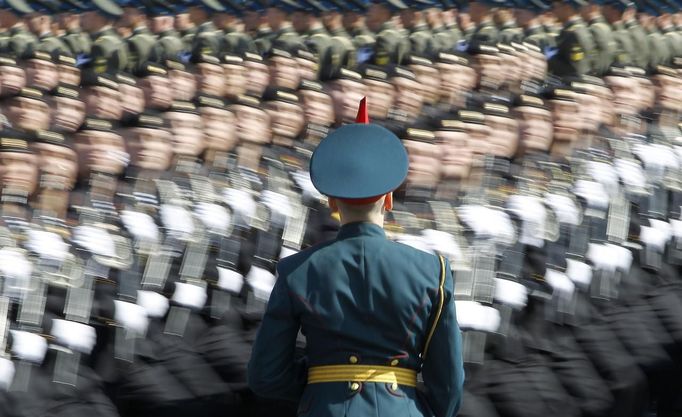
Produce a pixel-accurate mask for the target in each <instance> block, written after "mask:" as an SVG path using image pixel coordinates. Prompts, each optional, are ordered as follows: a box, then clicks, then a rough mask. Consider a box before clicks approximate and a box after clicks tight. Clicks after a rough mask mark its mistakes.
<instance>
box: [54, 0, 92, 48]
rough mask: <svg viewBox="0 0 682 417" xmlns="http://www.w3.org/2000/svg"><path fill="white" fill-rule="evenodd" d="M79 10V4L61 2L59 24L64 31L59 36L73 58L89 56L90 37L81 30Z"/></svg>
mask: <svg viewBox="0 0 682 417" xmlns="http://www.w3.org/2000/svg"><path fill="white" fill-rule="evenodd" d="M80 13H81V9H80V7H79V3H78V2H75V1H73V0H71V1H68V0H67V1H63V2H62V13H61V15H60V19H59V21H60V24H61V26H62V28H63V29H64V34H63V35H62V36H61V40H62V42H64V43H65V44H66V46H68V47H69V51H71V54H72V55H73V56H74V57H79V58H82V57H85V56H87V55H89V54H90V47H91V42H90V37H89V36H88V35H87V34H86V33H84V32H83V29H82V28H81V18H80Z"/></svg>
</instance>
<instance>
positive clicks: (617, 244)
mask: <svg viewBox="0 0 682 417" xmlns="http://www.w3.org/2000/svg"><path fill="white" fill-rule="evenodd" d="M681 74H682V2H679V1H672V0H650V1H649V0H647V1H637V2H635V3H632V2H629V1H626V0H603V1H593V2H589V3H588V2H583V1H581V0H577V1H556V2H554V3H551V4H549V3H546V2H544V1H543V0H510V1H504V0H495V1H492V0H491V1H487V0H486V1H475V2H466V1H457V0H382V1H376V2H370V3H367V2H365V0H272V1H267V2H262V1H260V0H247V1H245V2H244V1H241V0H195V1H192V0H184V1H183V0H179V1H163V0H148V1H142V0H140V1H134V0H127V1H123V0H118V1H114V0H92V1H84V0H80V1H79V0H62V1H49V0H41V1H38V0H36V1H25V0H4V1H0V109H1V113H2V130H1V131H0V185H1V197H0V198H1V200H0V216H1V219H0V222H1V225H0V277H1V279H0V283H1V292H0V388H1V389H0V416H3V417H4V416H7V417H18V416H31V417H33V416H36V417H37V416H50V417H55V416H69V417H72V416H81V415H82V416H103V417H109V416H164V417H166V416H183V417H185V416H188V415H197V416H199V415H200V416H267V417H269V416H278V417H282V416H289V415H292V416H293V415H296V411H297V405H296V404H288V403H283V402H277V401H270V400H265V399H260V398H256V397H255V396H254V395H253V394H252V393H251V392H250V391H249V389H248V387H247V384H246V377H245V368H246V363H247V361H248V359H249V354H250V345H251V343H252V341H253V339H254V337H255V332H256V331H257V329H258V325H259V322H260V319H261V317H262V314H263V311H264V306H265V303H266V302H267V299H268V296H269V293H270V290H271V288H272V286H273V285H274V281H275V279H276V277H275V276H274V275H273V272H274V266H275V264H276V262H277V260H278V259H280V258H281V257H283V256H286V255H287V254H291V253H294V252H296V251H298V250H300V249H302V248H305V247H309V246H310V245H313V244H316V243H319V242H322V241H324V240H327V239H329V238H333V237H334V236H335V232H336V230H337V229H338V217H335V214H334V213H332V212H330V210H329V209H328V207H327V205H326V201H325V198H324V197H323V196H321V195H320V194H319V193H318V192H317V191H316V190H315V189H314V187H313V186H312V183H311V181H310V177H309V174H308V172H307V169H308V160H309V157H310V155H311V152H312V150H313V149H314V148H315V146H316V144H317V143H319V141H320V140H321V139H322V138H323V137H325V135H327V134H328V133H329V132H330V131H331V130H333V129H334V128H335V127H337V126H340V125H341V124H344V123H350V122H353V120H354V118H355V115H356V111H357V106H358V102H359V101H360V99H361V98H362V97H363V96H366V97H367V99H368V107H369V116H370V120H371V121H372V122H373V123H377V124H380V125H383V126H385V127H387V128H388V129H390V130H392V131H393V132H395V133H396V134H397V135H399V137H400V138H401V139H402V140H403V141H404V144H405V147H406V149H407V150H408V153H409V157H410V171H409V175H408V178H407V180H406V182H405V184H404V185H403V186H402V187H401V188H400V189H399V190H397V191H396V193H395V195H396V205H395V206H396V207H395V210H394V211H393V212H391V213H390V214H389V218H388V220H387V224H386V229H387V233H388V234H389V236H390V237H391V238H393V239H396V240H398V241H401V242H404V243H406V244H409V245H413V246H416V247H419V248H421V249H423V250H426V251H433V252H438V253H441V254H444V255H446V256H447V257H449V258H450V260H451V265H453V267H454V273H455V281H456V289H455V293H456V294H455V295H456V299H457V302H456V305H457V315H458V320H459V325H460V327H461V329H462V331H463V335H464V360H465V363H466V371H467V376H466V377H467V380H466V385H465V395H464V399H463V407H462V410H461V413H460V415H463V416H482V417H487V416H500V417H516V416H518V417H521V416H523V417H545V416H561V417H574V416H575V417H577V416H593V417H597V416H614V417H627V416H633V417H634V416H643V415H647V414H648V413H657V415H659V416H679V415H681V414H682V403H681V400H682V300H681V298H682V281H681V280H680V269H681V266H682V218H681V217H680V206H681V204H682V175H681V174H682V132H681V131H680V126H681V125H680V112H681V111H682V78H681ZM368 319H371V318H368ZM299 347H300V352H301V355H305V337H304V336H303V335H301V337H300V340H299ZM299 411H301V413H299V414H304V412H305V410H299Z"/></svg>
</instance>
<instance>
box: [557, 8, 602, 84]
mask: <svg viewBox="0 0 682 417" xmlns="http://www.w3.org/2000/svg"><path fill="white" fill-rule="evenodd" d="M584 5H585V2H584V1H583V0H575V1H567V2H561V1H554V2H553V3H552V7H553V11H554V15H555V16H556V17H557V19H559V21H560V22H561V23H563V25H564V28H563V29H562V30H561V34H560V35H559V37H558V38H557V48H558V51H557V54H556V55H555V56H554V57H553V58H552V59H551V60H550V61H549V66H550V71H551V72H552V73H554V75H557V76H560V77H565V76H576V75H584V74H589V73H591V72H592V71H593V70H594V60H595V52H596V51H595V46H594V40H593V39H592V35H591V34H590V31H589V29H588V28H587V26H585V22H584V21H583V20H582V19H581V18H580V16H579V15H578V11H577V8H578V7H579V6H584Z"/></svg>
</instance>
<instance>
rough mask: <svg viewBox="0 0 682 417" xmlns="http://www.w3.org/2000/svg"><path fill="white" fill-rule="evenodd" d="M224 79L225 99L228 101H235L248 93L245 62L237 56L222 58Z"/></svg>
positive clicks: (224, 56) (226, 55)
mask: <svg viewBox="0 0 682 417" xmlns="http://www.w3.org/2000/svg"><path fill="white" fill-rule="evenodd" d="M222 62H223V64H222V67H223V79H224V80H225V89H224V90H223V93H224V97H225V98H226V99H227V100H228V101H235V100H236V99H237V97H239V96H240V95H243V94H244V93H246V67H244V60H243V59H242V58H240V57H238V56H236V55H230V54H225V55H223V56H222Z"/></svg>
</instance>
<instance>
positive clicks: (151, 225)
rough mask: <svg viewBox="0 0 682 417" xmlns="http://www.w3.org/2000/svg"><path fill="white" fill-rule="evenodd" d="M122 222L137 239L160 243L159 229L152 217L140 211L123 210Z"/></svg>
mask: <svg viewBox="0 0 682 417" xmlns="http://www.w3.org/2000/svg"><path fill="white" fill-rule="evenodd" d="M121 221H122V222H123V225H124V226H125V228H126V229H127V230H128V232H129V233H130V234H131V235H133V236H134V237H135V238H137V239H139V240H144V241H149V242H158V241H159V228H158V226H157V225H156V222H154V219H152V217H151V216H150V215H148V214H146V213H140V212H138V211H132V210H123V211H122V212H121Z"/></svg>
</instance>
